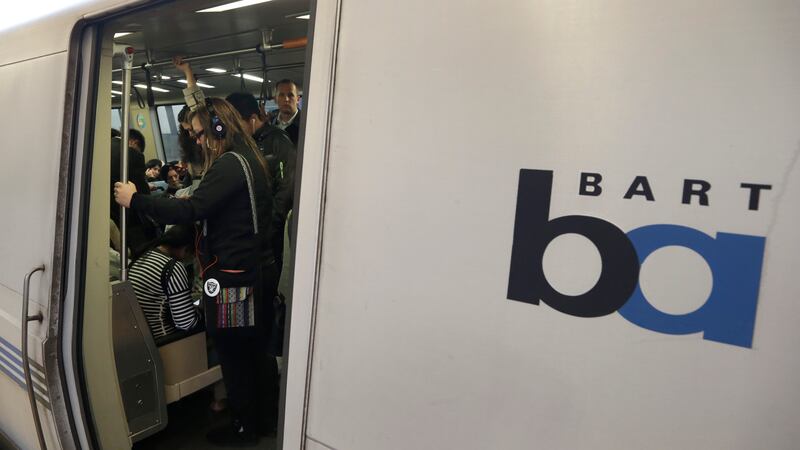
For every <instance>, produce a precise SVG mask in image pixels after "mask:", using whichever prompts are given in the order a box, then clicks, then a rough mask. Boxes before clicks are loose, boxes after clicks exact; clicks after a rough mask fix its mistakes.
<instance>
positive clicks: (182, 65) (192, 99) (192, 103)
mask: <svg viewBox="0 0 800 450" xmlns="http://www.w3.org/2000/svg"><path fill="white" fill-rule="evenodd" d="M172 64H174V65H175V68H176V69H178V70H180V71H181V72H183V76H184V77H185V78H186V89H184V90H183V99H184V100H185V101H186V104H187V105H189V108H190V109H191V110H192V111H194V110H195V109H197V105H202V104H203V103H204V102H205V100H206V96H205V94H204V93H203V91H202V90H201V89H200V88H199V87H198V86H197V78H195V76H194V72H193V71H192V66H191V65H189V63H188V62H186V61H184V60H183V57H182V56H173V57H172Z"/></svg>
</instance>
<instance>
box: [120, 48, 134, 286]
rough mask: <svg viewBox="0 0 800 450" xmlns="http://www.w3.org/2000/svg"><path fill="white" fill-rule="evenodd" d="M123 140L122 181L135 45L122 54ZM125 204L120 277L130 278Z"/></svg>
mask: <svg viewBox="0 0 800 450" xmlns="http://www.w3.org/2000/svg"><path fill="white" fill-rule="evenodd" d="M122 58H123V64H122V84H123V86H122V142H121V143H120V146H119V151H120V158H119V160H120V165H121V167H120V181H121V182H122V184H125V183H127V182H128V139H130V128H131V127H130V121H131V112H130V108H131V74H132V71H133V47H127V48H126V49H125V52H123V54H122ZM127 213H128V212H127V211H126V208H125V207H124V206H121V205H120V207H119V232H120V237H121V245H120V246H121V247H122V249H121V250H122V252H121V253H122V254H121V255H120V256H121V258H120V263H121V266H120V269H121V270H120V279H121V280H122V281H127V280H128V216H127Z"/></svg>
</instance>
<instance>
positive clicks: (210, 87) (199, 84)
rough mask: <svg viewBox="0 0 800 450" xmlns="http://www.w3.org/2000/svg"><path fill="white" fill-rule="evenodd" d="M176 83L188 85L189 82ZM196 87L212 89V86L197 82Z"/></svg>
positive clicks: (180, 81) (179, 81)
mask: <svg viewBox="0 0 800 450" xmlns="http://www.w3.org/2000/svg"><path fill="white" fill-rule="evenodd" d="M178 83H183V84H189V82H188V81H186V80H178ZM197 85H198V86H200V87H204V88H209V89H214V86H212V85H210V84H205V83H200V82H199V81H198V82H197Z"/></svg>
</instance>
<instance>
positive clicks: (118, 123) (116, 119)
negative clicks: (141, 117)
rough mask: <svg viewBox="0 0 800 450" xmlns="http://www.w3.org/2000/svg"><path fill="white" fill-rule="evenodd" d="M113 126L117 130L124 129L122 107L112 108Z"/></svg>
mask: <svg viewBox="0 0 800 450" xmlns="http://www.w3.org/2000/svg"><path fill="white" fill-rule="evenodd" d="M111 128H113V129H115V130H117V131H120V130H121V129H122V111H121V110H120V108H111Z"/></svg>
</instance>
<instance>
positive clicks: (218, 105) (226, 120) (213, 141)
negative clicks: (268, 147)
mask: <svg viewBox="0 0 800 450" xmlns="http://www.w3.org/2000/svg"><path fill="white" fill-rule="evenodd" d="M208 100H210V101H211V105H212V106H213V107H214V112H215V113H216V114H217V117H219V119H220V120H221V121H222V124H223V125H225V129H226V133H225V137H224V138H222V139H217V137H216V136H214V133H213V132H212V131H211V115H210V114H209V112H208V108H206V106H205V105H203V104H201V105H198V107H197V109H196V110H195V111H194V114H192V116H191V119H194V118H195V117H196V118H197V119H198V120H199V121H200V123H202V124H203V129H204V130H205V133H204V137H205V138H206V139H208V141H207V142H208V144H207V145H205V146H204V148H203V152H204V155H203V156H204V158H203V160H204V161H203V172H206V171H208V169H209V167H211V164H213V163H214V161H215V160H216V159H217V158H219V157H220V156H222V154H223V153H225V152H228V151H230V150H233V148H234V147H235V146H236V144H239V145H241V144H244V146H246V147H247V148H249V149H250V151H252V152H253V155H254V156H255V157H256V159H257V160H258V162H259V164H260V165H261V167H262V168H263V169H264V174H265V175H266V176H267V178H268V179H269V175H268V173H269V172H268V171H267V160H266V159H264V156H263V155H262V154H261V151H260V150H259V149H258V146H257V145H256V141H254V140H253V138H252V137H251V136H250V135H249V134H247V132H246V131H245V130H244V127H243V124H242V119H241V116H240V115H239V112H238V111H236V110H235V109H234V108H233V106H232V105H231V104H230V103H228V102H227V101H226V100H223V99H221V98H209V99H208ZM191 119H190V120H191Z"/></svg>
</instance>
